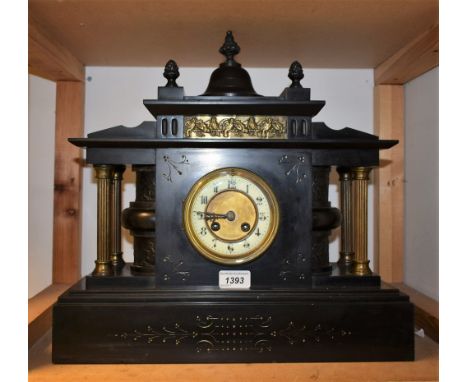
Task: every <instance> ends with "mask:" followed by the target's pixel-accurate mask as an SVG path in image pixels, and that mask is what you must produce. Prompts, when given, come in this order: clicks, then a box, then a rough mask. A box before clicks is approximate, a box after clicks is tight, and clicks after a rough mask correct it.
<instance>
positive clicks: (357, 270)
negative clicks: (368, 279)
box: [352, 260, 372, 276]
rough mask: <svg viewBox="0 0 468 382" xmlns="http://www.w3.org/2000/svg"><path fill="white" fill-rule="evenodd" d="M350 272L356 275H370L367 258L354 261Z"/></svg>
mask: <svg viewBox="0 0 468 382" xmlns="http://www.w3.org/2000/svg"><path fill="white" fill-rule="evenodd" d="M352 273H353V274H355V275H358V276H364V275H371V274H372V271H371V269H370V268H369V260H366V261H362V262H361V261H359V262H358V261H355V262H354V264H353V268H352Z"/></svg>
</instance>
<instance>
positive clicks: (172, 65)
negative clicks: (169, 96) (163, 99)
mask: <svg viewBox="0 0 468 382" xmlns="http://www.w3.org/2000/svg"><path fill="white" fill-rule="evenodd" d="M179 75H180V74H179V67H178V66H177V64H176V62H175V61H174V60H169V61H168V62H167V64H166V66H165V67H164V74H163V76H164V78H166V79H167V84H166V87H167V88H178V87H179V86H178V85H177V83H176V79H177V78H179Z"/></svg>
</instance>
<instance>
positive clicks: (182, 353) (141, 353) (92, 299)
mask: <svg viewBox="0 0 468 382" xmlns="http://www.w3.org/2000/svg"><path fill="white" fill-rule="evenodd" d="M110 277H112V276H110ZM141 280H143V278H142V279H141ZM141 280H140V281H141ZM86 284H87V282H86V279H82V280H81V281H80V282H79V283H77V284H76V285H75V286H74V287H72V288H71V289H69V290H68V291H67V292H65V293H64V294H63V295H62V296H61V297H60V299H59V301H58V302H57V304H56V305H55V306H54V310H53V352H52V354H53V362H55V363H226V362H328V361H410V360H413V359H414V317H413V305H412V304H411V303H410V302H409V300H408V297H407V296H406V295H404V294H402V293H400V292H399V291H398V290H397V289H394V288H391V287H388V286H385V285H382V286H352V287H346V286H344V285H338V286H336V287H330V286H326V287H321V286H315V287H313V288H309V289H296V290H290V289H288V290H286V289H275V290H263V289H262V290H248V291H222V290H219V289H215V288H211V289H206V288H205V289H204V288H198V289H197V290H195V291H194V290H181V289H174V288H173V289H155V287H154V286H151V287H149V286H147V287H141V286H140V287H135V286H131V285H130V286H129V285H127V286H121V287H119V288H116V287H115V285H114V287H113V288H112V290H110V289H108V288H106V287H96V285H94V287H93V288H91V289H90V288H87V287H86ZM88 284H89V279H88ZM91 284H92V283H91ZM127 284H128V282H127ZM117 292H118V293H117Z"/></svg>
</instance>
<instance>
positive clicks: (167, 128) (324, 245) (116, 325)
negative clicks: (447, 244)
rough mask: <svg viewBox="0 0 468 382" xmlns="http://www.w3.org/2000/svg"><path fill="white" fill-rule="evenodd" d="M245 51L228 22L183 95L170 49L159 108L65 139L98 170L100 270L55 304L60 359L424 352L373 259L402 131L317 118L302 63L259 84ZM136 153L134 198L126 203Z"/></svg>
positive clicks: (347, 357) (300, 357)
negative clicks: (384, 190) (375, 231)
mask: <svg viewBox="0 0 468 382" xmlns="http://www.w3.org/2000/svg"><path fill="white" fill-rule="evenodd" d="M239 50H240V48H239V46H238V45H237V44H236V42H235V41H234V38H233V36H232V33H230V32H228V33H227V35H226V40H225V42H224V45H223V46H222V47H221V49H220V52H221V53H222V54H223V55H224V56H225V58H226V60H225V62H223V63H222V64H221V65H220V66H219V68H218V69H216V70H215V71H214V72H213V74H212V76H211V79H210V83H209V85H208V88H207V90H206V91H205V93H204V94H203V95H200V96H186V95H185V94H184V89H183V88H182V87H179V85H178V84H177V82H176V80H177V78H178V76H179V71H178V67H177V64H176V63H175V62H174V61H172V60H170V61H169V62H168V64H167V65H166V69H165V72H164V77H165V78H166V79H167V84H166V86H164V87H159V89H158V99H157V100H145V101H144V104H145V106H146V107H147V108H148V110H149V111H150V112H151V113H152V115H153V116H154V117H155V121H149V122H143V123H142V124H141V125H140V126H138V127H136V128H131V129H129V128H125V127H123V126H117V127H113V128H110V129H107V130H102V131H98V132H95V133H91V134H89V135H88V137H87V138H72V139H70V142H71V143H73V144H75V145H77V146H80V147H85V148H86V161H87V163H89V164H92V165H93V166H94V167H95V170H96V178H97V184H98V196H97V197H98V211H97V219H98V231H97V238H98V248H97V260H96V267H95V270H94V271H93V273H92V274H91V275H89V276H87V277H85V278H84V279H83V280H81V281H80V282H79V283H78V284H76V285H75V286H73V287H72V288H71V289H70V290H68V291H67V292H66V293H64V294H63V295H62V296H61V297H60V299H59V301H58V303H57V304H56V305H55V306H54V312H53V360H54V362H57V363H67V362H70V363H113V362H115V363H122V362H127V363H151V362H156V363H164V362H170V363H180V362H190V363H193V362H303V361H377V360H387V361H396V360H412V359H413V358H414V340H413V325H414V318H413V307H412V304H411V303H410V302H409V300H408V297H407V296H405V295H403V294H402V293H400V292H399V291H398V290H397V289H394V288H391V287H389V286H386V285H384V284H383V283H381V281H380V277H379V276H378V275H376V274H374V273H372V271H371V270H370V268H369V260H368V258H367V184H368V180H369V173H370V171H371V169H372V168H373V167H376V166H378V164H379V150H381V149H388V148H390V147H392V146H393V145H395V144H396V143H397V141H393V140H380V139H379V138H378V137H376V136H374V135H370V134H366V133H362V132H359V131H358V130H353V129H350V128H345V129H342V130H332V129H330V128H328V127H327V126H326V125H325V124H324V123H321V122H315V120H314V119H315V116H316V115H317V113H318V112H319V111H320V109H321V108H322V107H323V106H324V105H325V102H324V101H311V100H310V89H306V88H303V87H302V85H301V83H300V81H301V79H302V78H303V76H304V75H303V71H302V67H301V65H300V64H299V63H298V62H293V64H292V65H291V68H290V71H289V75H288V77H289V78H290V79H291V81H292V82H291V85H290V86H289V87H288V88H286V89H285V90H284V91H283V92H282V93H281V95H280V96H278V97H265V96H261V95H259V94H257V93H256V92H255V90H254V88H253V86H252V83H251V80H250V76H249V74H248V73H247V71H245V70H244V69H243V68H242V67H241V65H240V64H239V63H238V62H236V60H235V59H234V56H235V55H236V54H237V53H239ZM126 165H131V166H132V170H133V171H135V173H136V198H135V201H133V202H131V203H130V205H129V206H126V208H125V209H124V210H123V211H122V207H121V195H120V194H121V179H122V173H123V172H124V171H125V169H126ZM331 171H337V172H338V173H339V177H340V199H341V200H340V205H339V206H332V205H331V204H330V202H329V201H328V187H329V175H330V172H331ZM121 225H123V227H125V228H126V229H129V230H130V233H131V234H132V236H133V239H134V253H133V255H134V261H133V263H130V264H125V262H124V261H123V259H122V251H121V248H120V241H121V238H120V229H121ZM334 229H341V248H340V259H339V261H338V262H337V263H331V262H330V259H329V243H328V240H329V235H330V233H331V231H332V230H334Z"/></svg>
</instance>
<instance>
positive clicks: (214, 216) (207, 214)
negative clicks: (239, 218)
mask: <svg viewBox="0 0 468 382" xmlns="http://www.w3.org/2000/svg"><path fill="white" fill-rule="evenodd" d="M195 213H196V214H197V215H198V216H202V217H204V218H205V220H216V219H227V218H228V215H227V214H215V213H214V212H205V211H195Z"/></svg>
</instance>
